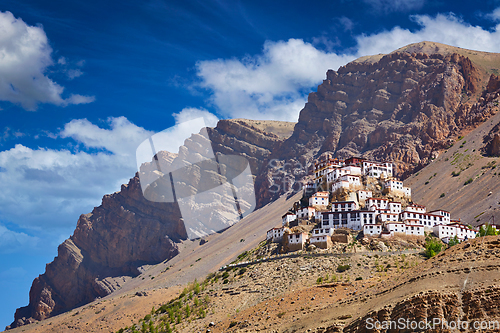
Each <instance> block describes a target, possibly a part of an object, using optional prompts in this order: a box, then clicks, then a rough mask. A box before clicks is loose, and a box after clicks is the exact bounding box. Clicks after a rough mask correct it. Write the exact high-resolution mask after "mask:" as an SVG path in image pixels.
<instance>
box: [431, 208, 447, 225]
mask: <svg viewBox="0 0 500 333" xmlns="http://www.w3.org/2000/svg"><path fill="white" fill-rule="evenodd" d="M429 214H433V215H438V216H442V217H443V223H444V224H448V223H450V222H451V215H450V212H448V211H446V210H442V209H439V210H433V211H430V212H429Z"/></svg>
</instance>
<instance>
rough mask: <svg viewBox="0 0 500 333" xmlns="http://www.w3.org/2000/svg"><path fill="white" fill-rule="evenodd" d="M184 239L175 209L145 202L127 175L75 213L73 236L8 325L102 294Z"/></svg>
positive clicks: (136, 181)
mask: <svg viewBox="0 0 500 333" xmlns="http://www.w3.org/2000/svg"><path fill="white" fill-rule="evenodd" d="M185 238H186V232H185V230H184V225H183V224H182V222H181V220H180V214H179V210H178V207H176V206H175V205H174V204H166V203H153V202H150V201H147V200H145V199H144V197H143V196H142V191H141V188H140V184H139V179H138V177H137V176H136V177H134V178H132V179H131V180H130V182H129V183H128V185H122V188H121V191H120V192H117V193H114V194H111V195H106V196H104V198H103V200H102V205H101V206H99V207H97V208H95V209H94V210H93V211H92V213H90V214H85V215H81V216H80V219H79V220H78V224H77V227H76V229H75V232H74V234H73V235H72V236H71V237H70V238H69V239H67V240H66V241H64V242H63V243H62V244H61V245H59V248H58V255H57V257H56V258H55V259H54V261H53V262H52V263H50V264H48V265H47V267H46V271H45V274H42V275H40V276H39V277H38V278H36V279H35V280H34V281H33V285H32V288H31V291H30V304H29V305H28V306H27V307H24V308H21V309H18V310H17V311H16V316H15V318H16V321H15V322H14V323H13V324H14V325H13V326H19V325H22V324H25V323H28V322H30V321H32V320H43V319H46V318H48V317H50V316H52V315H55V314H58V313H61V312H64V311H67V310H69V309H72V308H74V307H76V306H79V305H82V304H85V303H88V302H90V301H93V300H94V299H95V298H97V297H103V296H106V295H108V294H109V293H110V292H112V291H113V290H116V289H117V288H119V287H120V286H121V284H123V283H124V282H126V281H127V280H129V279H130V278H132V277H134V276H137V275H139V271H138V270H137V268H138V267H139V266H141V265H144V264H148V263H158V262H160V261H162V260H165V259H169V258H172V257H173V256H175V255H176V254H177V253H178V249H177V245H176V242H178V241H179V240H180V239H185ZM23 317H24V318H28V319H23Z"/></svg>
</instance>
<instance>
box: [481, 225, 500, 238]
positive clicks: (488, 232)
mask: <svg viewBox="0 0 500 333" xmlns="http://www.w3.org/2000/svg"><path fill="white" fill-rule="evenodd" d="M498 234H499V231H496V230H495V228H493V227H492V226H491V225H489V224H486V228H485V226H482V227H481V229H479V232H478V233H477V234H476V237H484V236H496V235H498Z"/></svg>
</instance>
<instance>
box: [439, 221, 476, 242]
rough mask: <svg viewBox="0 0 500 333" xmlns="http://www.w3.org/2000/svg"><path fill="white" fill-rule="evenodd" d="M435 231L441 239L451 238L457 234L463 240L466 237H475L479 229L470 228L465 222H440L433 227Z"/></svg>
mask: <svg viewBox="0 0 500 333" xmlns="http://www.w3.org/2000/svg"><path fill="white" fill-rule="evenodd" d="M433 233H434V235H436V236H437V237H438V238H439V239H445V238H447V239H448V240H449V239H450V238H453V237H455V236H457V238H458V239H459V240H460V241H463V240H465V239H471V238H475V237H476V234H477V231H476V230H473V229H470V228H469V227H467V226H465V225H463V224H458V223H456V224H438V225H435V226H434V228H433Z"/></svg>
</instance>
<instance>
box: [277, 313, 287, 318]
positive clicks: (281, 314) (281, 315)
mask: <svg viewBox="0 0 500 333" xmlns="http://www.w3.org/2000/svg"><path fill="white" fill-rule="evenodd" d="M285 314H286V312H280V313H278V318H281V317H283V316H284V315H285Z"/></svg>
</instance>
